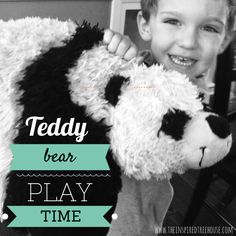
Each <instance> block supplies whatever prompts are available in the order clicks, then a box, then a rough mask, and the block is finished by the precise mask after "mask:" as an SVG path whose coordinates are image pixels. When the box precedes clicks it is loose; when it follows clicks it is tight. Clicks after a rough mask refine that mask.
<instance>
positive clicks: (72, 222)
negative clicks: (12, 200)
mask: <svg viewBox="0 0 236 236" xmlns="http://www.w3.org/2000/svg"><path fill="white" fill-rule="evenodd" d="M8 208H9V209H10V210H11V211H12V212H13V213H14V214H15V215H16V218H15V219H14V220H13V221H12V222H11V223H10V224H9V225H8V227H23V228H24V227H110V224H109V222H107V221H106V219H105V218H104V217H103V216H104V215H105V214H106V212H107V211H109V210H110V208H111V206H8Z"/></svg>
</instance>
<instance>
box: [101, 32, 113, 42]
mask: <svg viewBox="0 0 236 236" xmlns="http://www.w3.org/2000/svg"><path fill="white" fill-rule="evenodd" d="M113 35H114V32H113V31H112V30H110V29H106V30H105V31H104V35H103V42H104V43H105V44H109V43H110V42H111V39H112V37H113Z"/></svg>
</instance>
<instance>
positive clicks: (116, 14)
mask: <svg viewBox="0 0 236 236" xmlns="http://www.w3.org/2000/svg"><path fill="white" fill-rule="evenodd" d="M140 8H141V7H140V0H113V1H112V5H111V20H110V28H111V29H112V30H114V31H116V32H119V33H121V34H124V28H125V15H126V11H127V10H139V9H140Z"/></svg>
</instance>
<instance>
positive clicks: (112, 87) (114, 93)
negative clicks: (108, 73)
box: [105, 75, 129, 106]
mask: <svg viewBox="0 0 236 236" xmlns="http://www.w3.org/2000/svg"><path fill="white" fill-rule="evenodd" d="M128 81H129V78H126V77H123V76H121V75H114V76H112V77H111V79H110V80H109V82H108V84H107V86H106V88H105V99H106V100H107V101H108V102H109V103H111V104H112V105H113V106H115V105H116V104H117V102H118V100H119V96H120V93H121V88H122V85H123V84H124V83H127V82H128Z"/></svg>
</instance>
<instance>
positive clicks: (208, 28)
mask: <svg viewBox="0 0 236 236" xmlns="http://www.w3.org/2000/svg"><path fill="white" fill-rule="evenodd" d="M202 29H203V30H204V31H207V32H210V33H219V31H218V30H217V29H216V28H215V27H213V26H210V25H204V26H202Z"/></svg>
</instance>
